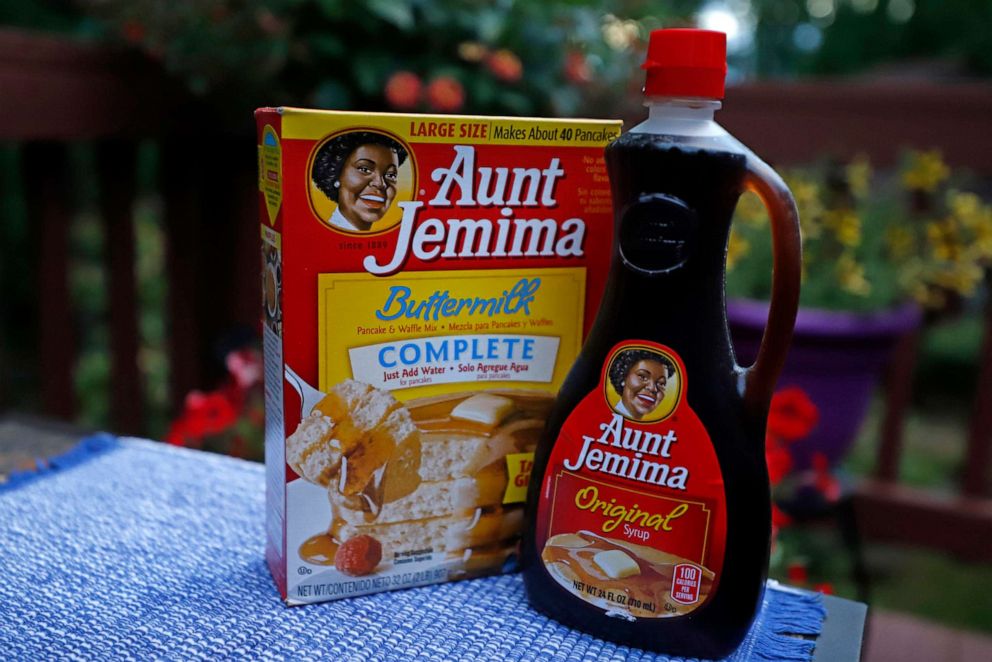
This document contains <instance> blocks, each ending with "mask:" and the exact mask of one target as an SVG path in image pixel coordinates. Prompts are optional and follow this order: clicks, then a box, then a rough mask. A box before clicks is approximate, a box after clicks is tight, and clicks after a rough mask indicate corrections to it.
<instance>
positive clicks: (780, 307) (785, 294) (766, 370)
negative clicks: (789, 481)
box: [743, 154, 802, 417]
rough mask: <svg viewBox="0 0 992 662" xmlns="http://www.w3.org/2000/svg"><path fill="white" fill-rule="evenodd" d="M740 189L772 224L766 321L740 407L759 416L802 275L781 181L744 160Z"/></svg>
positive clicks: (790, 202)
mask: <svg viewBox="0 0 992 662" xmlns="http://www.w3.org/2000/svg"><path fill="white" fill-rule="evenodd" d="M745 185H746V186H747V188H748V190H750V191H752V192H754V193H756V194H757V195H758V197H759V198H761V201H762V202H763V203H764V205H765V207H766V208H767V209H768V216H769V218H770V219H771V232H772V248H773V251H772V254H773V257H772V294H771V301H770V303H769V306H768V321H767V323H766V325H765V332H764V334H763V335H762V336H761V345H760V346H759V348H758V355H757V357H756V358H755V360H754V363H753V364H752V365H751V366H750V367H748V368H747V369H746V370H745V377H744V394H743V395H744V404H745V406H746V407H747V408H748V409H749V410H750V411H752V412H754V413H756V414H758V415H760V416H762V417H764V416H765V415H766V412H767V411H768V406H769V403H770V402H771V398H772V391H773V388H774V384H775V381H776V380H777V379H778V376H779V373H781V372H782V367H783V366H784V365H785V357H786V354H787V353H788V349H789V343H790V342H791V341H792V330H793V327H794V326H795V323H796V313H797V311H798V310H799V285H800V278H801V274H802V238H801V235H800V232H799V211H798V210H797V209H796V201H795V199H794V198H793V197H792V193H791V192H790V191H789V187H788V186H786V185H785V182H784V181H782V178H781V177H780V176H779V175H778V173H777V172H775V171H774V170H773V169H772V168H771V166H769V165H768V164H767V163H765V162H764V161H762V160H761V159H759V158H758V157H756V156H754V155H753V154H749V155H748V160H747V175H746V177H745Z"/></svg>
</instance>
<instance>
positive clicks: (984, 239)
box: [947, 191, 992, 260]
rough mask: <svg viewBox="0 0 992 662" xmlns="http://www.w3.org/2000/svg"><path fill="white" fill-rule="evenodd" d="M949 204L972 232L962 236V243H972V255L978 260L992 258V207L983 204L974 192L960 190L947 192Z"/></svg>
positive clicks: (953, 212)
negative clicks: (964, 236)
mask: <svg viewBox="0 0 992 662" xmlns="http://www.w3.org/2000/svg"><path fill="white" fill-rule="evenodd" d="M947 206H948V208H949V209H950V210H951V215H952V216H953V217H954V218H955V219H956V220H957V221H959V222H960V224H961V226H962V227H963V228H964V229H965V230H967V231H968V233H969V234H970V236H968V237H966V238H962V240H961V243H967V244H969V245H970V248H971V249H972V250H971V255H972V257H974V258H976V259H978V260H987V259H990V258H992V207H990V206H989V205H986V204H983V203H982V199H981V198H979V197H978V196H977V195H975V194H974V193H963V192H960V191H951V192H949V193H948V194H947Z"/></svg>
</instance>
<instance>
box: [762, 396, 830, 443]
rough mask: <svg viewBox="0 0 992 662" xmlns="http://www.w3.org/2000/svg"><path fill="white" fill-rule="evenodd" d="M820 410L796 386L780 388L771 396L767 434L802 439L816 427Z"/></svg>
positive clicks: (779, 437)
mask: <svg viewBox="0 0 992 662" xmlns="http://www.w3.org/2000/svg"><path fill="white" fill-rule="evenodd" d="M819 420H820V411H819V409H817V407H816V404H815V403H814V402H813V401H812V400H810V399H809V396H808V395H806V392H805V391H803V390H802V389H801V388H799V387H798V386H791V387H789V388H785V389H782V390H781V391H779V392H778V393H776V394H775V395H774V396H773V397H772V406H771V409H770V410H769V412H768V434H769V435H771V436H774V437H776V438H778V439H782V440H783V441H796V440H797V439H802V438H803V437H805V436H806V435H808V434H809V433H810V432H812V431H813V428H815V427H816V424H817V422H818V421H819Z"/></svg>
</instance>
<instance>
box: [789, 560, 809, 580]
mask: <svg viewBox="0 0 992 662" xmlns="http://www.w3.org/2000/svg"><path fill="white" fill-rule="evenodd" d="M786 574H787V575H788V577H789V581H790V582H792V583H793V584H805V583H806V582H807V581H809V571H808V570H807V569H806V564H805V563H803V562H802V561H793V562H792V563H790V564H789V567H788V568H787V569H786Z"/></svg>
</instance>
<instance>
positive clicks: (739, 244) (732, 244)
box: [727, 228, 751, 271]
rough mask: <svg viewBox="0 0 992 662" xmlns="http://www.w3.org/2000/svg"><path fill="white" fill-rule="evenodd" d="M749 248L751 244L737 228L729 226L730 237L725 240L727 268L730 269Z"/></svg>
mask: <svg viewBox="0 0 992 662" xmlns="http://www.w3.org/2000/svg"><path fill="white" fill-rule="evenodd" d="M749 250H751V244H750V243H748V240H747V239H745V238H744V237H742V236H741V235H740V233H739V232H737V230H735V229H733V228H731V230H730V239H729V240H728V241H727V270H728V271H730V270H732V269H733V268H734V265H736V264H737V262H738V261H740V259H741V258H743V257H745V256H746V255H747V254H748V251H749Z"/></svg>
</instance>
